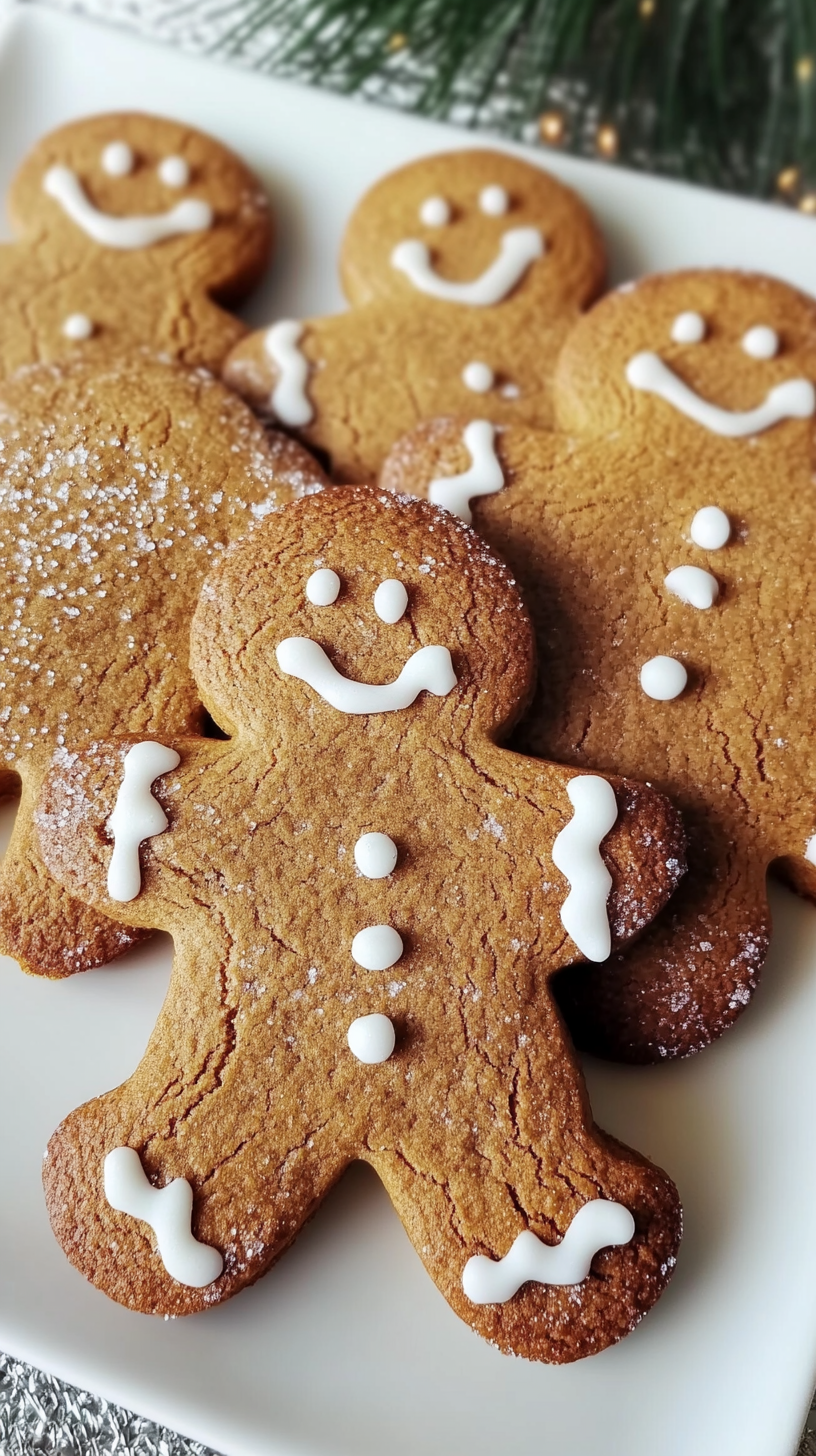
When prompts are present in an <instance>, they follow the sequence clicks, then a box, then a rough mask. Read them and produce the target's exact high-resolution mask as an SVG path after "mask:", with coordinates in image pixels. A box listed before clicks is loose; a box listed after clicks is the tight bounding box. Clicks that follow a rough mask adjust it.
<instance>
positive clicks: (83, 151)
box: [0, 112, 271, 377]
mask: <svg viewBox="0 0 816 1456" xmlns="http://www.w3.org/2000/svg"><path fill="white" fill-rule="evenodd" d="M9 213H10V217H11V221H12V225H13V228H14V231H15V233H17V234H18V241H17V242H14V243H5V244H2V245H0V312H1V313H2V320H3V326H2V330H0V377H3V376H5V375H8V374H11V373H12V372H13V371H14V370H16V369H18V368H19V367H21V366H22V365H24V364H31V363H35V362H37V361H39V360H54V359H64V358H71V357H73V356H76V355H80V356H82V357H83V358H86V359H87V358H99V357H101V356H102V355H103V354H110V353H111V352H115V353H119V354H125V353H127V352H128V350H130V349H131V348H132V347H133V346H134V345H139V344H149V345H152V346H153V347H155V348H156V350H157V351H158V350H161V351H162V352H163V353H166V354H168V355H170V356H172V357H173V358H175V359H179V360H181V361H183V362H184V363H187V364H191V365H198V364H203V365H206V366H207V367H208V368H210V369H213V370H218V369H219V368H220V366H221V364H222V362H223V360H224V358H225V356H226V355H227V353H228V352H229V350H230V349H231V348H232V347H233V346H234V345H235V344H236V343H237V342H238V340H239V339H240V338H241V337H242V336H243V335H244V334H245V333H246V327H245V325H244V324H242V323H241V322H240V320H239V319H237V318H234V317H233V316H232V315H231V314H229V313H226V312H225V311H224V309H223V308H222V307H220V306H219V305H220V304H232V303H235V302H237V301H238V300H239V299H241V298H243V297H244V295H245V294H246V293H248V292H249V290H250V289H251V288H252V287H253V285H254V284H255V283H256V282H257V280H258V278H259V277H260V275H261V274H262V272H263V270H264V268H265V267H266V264H267V260H268V257H269V252H270V247H271V225H270V217H269V209H268V205H267V201H266V198H265V196H264V194H263V192H262V190H261V186H260V183H259V182H258V180H257V178H256V177H254V176H253V174H252V173H251V172H250V171H249V169H248V167H246V166H245V165H244V163H243V162H242V161H241V160H240V159H239V158H238V157H236V156H235V155H234V153H232V152H230V151H228V150H227V148H226V147H224V146H222V145H221V143H220V142H217V141H215V140H214V139H213V138H212V137H209V136H206V135H205V133H204V132H200V131H196V130H195V129H194V128H193V127H190V126H186V125H184V124H183V123H181V122H177V121H166V120H164V119H163V118H162V117H158V116H147V115H141V114H139V113H135V112H122V113H118V114H117V113H114V114H112V115H109V116H91V117H85V118H83V119H82V120H81V121H74V122H70V123H69V124H68V125H67V126H63V127H60V128H59V129H58V130H57V131H54V132H51V133H50V134H49V135H48V136H46V137H43V139H42V140H41V141H39V142H38V143H37V145H36V146H35V147H34V148H33V150H32V151H31V152H30V153H29V154H28V156H27V157H26V159H25V161H24V162H23V164H22V166H21V168H20V170H19V172H18V174H17V176H16V178H15V180H14V182H13V184H12V188H11V193H10V197H9Z"/></svg>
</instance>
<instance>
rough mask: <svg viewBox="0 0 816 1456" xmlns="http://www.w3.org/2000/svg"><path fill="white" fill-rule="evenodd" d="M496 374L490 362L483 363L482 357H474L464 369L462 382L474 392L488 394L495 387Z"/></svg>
mask: <svg viewBox="0 0 816 1456" xmlns="http://www.w3.org/2000/svg"><path fill="white" fill-rule="evenodd" d="M494 382H495V375H494V373H493V370H492V369H491V367H490V365H489V364H483V363H482V362H481V360H480V359H473V360H472V361H471V362H470V364H466V365H465V367H464V369H463V370H462V383H463V384H464V385H465V387H466V388H467V389H472V390H473V393H474V394H487V391H488V390H489V389H492V388H493V385H494Z"/></svg>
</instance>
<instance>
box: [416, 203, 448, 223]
mask: <svg viewBox="0 0 816 1456" xmlns="http://www.w3.org/2000/svg"><path fill="white" fill-rule="evenodd" d="M419 220H420V222H424V224H425V226H426V227H444V226H445V223H446V222H450V220H451V208H450V203H449V202H448V200H447V198H446V197H426V198H425V201H424V202H423V204H422V206H421V208H420V209H419Z"/></svg>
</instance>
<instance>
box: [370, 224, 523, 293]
mask: <svg viewBox="0 0 816 1456" xmlns="http://www.w3.org/2000/svg"><path fill="white" fill-rule="evenodd" d="M543 256H544V239H543V237H542V236H541V233H540V232H539V231H538V228H533V227H521V228H508V230H507V232H505V233H502V239H501V243H500V245H499V254H498V257H497V258H494V259H493V262H492V263H491V264H490V266H489V268H486V269H485V271H484V272H483V273H480V274H479V276H478V278H471V279H470V280H469V281H468V282H465V283H454V282H452V281H451V280H450V279H449V278H440V277H439V275H438V273H437V272H436V270H435V268H434V266H433V264H432V262H431V255H430V252H429V251H428V247H427V244H426V243H421V242H419V241H418V240H417V239H415V238H410V239H407V240H406V241H405V242H404V243H398V244H397V246H396V247H395V249H394V251H393V253H392V254H391V266H392V267H394V268H397V269H398V270H399V272H400V273H404V274H405V276H406V278H408V279H409V281H410V282H411V283H413V285H414V288H416V289H418V290H419V292H420V293H426V294H427V295H428V297H429V298H440V299H442V301H443V302H445V303H468V304H470V305H471V306H472V307H474V308H489V307H490V306H491V305H492V304H494V303H501V302H502V300H503V299H505V298H506V297H507V295H508V294H509V293H512V291H513V289H514V288H515V287H516V285H517V284H518V283H520V282H521V280H522V278H523V277H524V274H525V273H526V272H527V269H528V268H529V266H530V264H531V263H534V262H535V261H536V259H537V258H543Z"/></svg>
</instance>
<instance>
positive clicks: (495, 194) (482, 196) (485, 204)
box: [479, 182, 510, 217]
mask: <svg viewBox="0 0 816 1456" xmlns="http://www.w3.org/2000/svg"><path fill="white" fill-rule="evenodd" d="M479 206H480V208H481V209H482V212H486V213H487V215H488V217H503V216H504V214H505V213H506V211H507V209H508V207H509V206H510V198H509V197H508V196H507V193H506V192H505V190H504V188H503V187H499V185H498V183H496V182H494V183H493V184H492V185H491V186H490V187H483V188H482V190H481V192H480V193H479Z"/></svg>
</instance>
